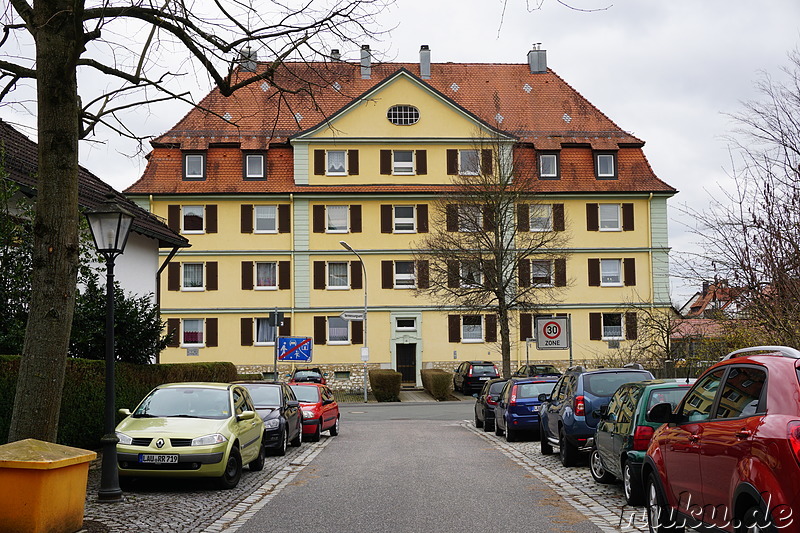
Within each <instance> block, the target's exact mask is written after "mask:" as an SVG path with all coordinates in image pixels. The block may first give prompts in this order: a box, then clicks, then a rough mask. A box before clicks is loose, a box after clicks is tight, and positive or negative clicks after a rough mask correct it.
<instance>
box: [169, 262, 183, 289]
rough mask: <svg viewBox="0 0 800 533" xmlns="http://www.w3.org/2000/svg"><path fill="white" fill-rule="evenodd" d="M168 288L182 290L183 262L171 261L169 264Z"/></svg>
mask: <svg viewBox="0 0 800 533" xmlns="http://www.w3.org/2000/svg"><path fill="white" fill-rule="evenodd" d="M167 290H168V291H179V290H181V264H180V263H172V262H171V263H170V264H169V265H167Z"/></svg>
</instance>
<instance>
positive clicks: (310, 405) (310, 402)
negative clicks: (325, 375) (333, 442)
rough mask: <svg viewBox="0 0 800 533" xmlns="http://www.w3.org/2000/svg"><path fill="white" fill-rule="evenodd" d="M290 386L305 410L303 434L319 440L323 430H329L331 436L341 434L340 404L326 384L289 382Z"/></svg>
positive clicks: (316, 440)
mask: <svg viewBox="0 0 800 533" xmlns="http://www.w3.org/2000/svg"><path fill="white" fill-rule="evenodd" d="M289 387H291V389H292V391H293V392H294V395H295V396H296V397H297V400H298V401H299V402H300V408H301V409H302V410H303V435H308V439H309V440H310V441H311V442H318V441H319V437H320V433H322V432H323V431H329V432H330V435H331V437H335V436H336V435H338V434H339V404H337V403H336V399H335V398H334V397H333V393H332V392H331V390H330V389H329V388H328V387H327V386H326V385H322V384H319V383H289Z"/></svg>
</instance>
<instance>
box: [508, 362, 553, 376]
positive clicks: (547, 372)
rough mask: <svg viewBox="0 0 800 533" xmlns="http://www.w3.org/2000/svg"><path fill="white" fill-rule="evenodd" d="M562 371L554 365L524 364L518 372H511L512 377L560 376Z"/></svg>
mask: <svg viewBox="0 0 800 533" xmlns="http://www.w3.org/2000/svg"><path fill="white" fill-rule="evenodd" d="M560 375H561V372H560V371H559V370H558V369H557V368H556V367H554V366H553V365H522V366H521V367H519V368H518V369H517V371H516V372H514V373H513V374H511V377H512V378H517V377H521V378H532V377H535V376H556V377H558V376H560Z"/></svg>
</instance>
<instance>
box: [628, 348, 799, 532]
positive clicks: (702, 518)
mask: <svg viewBox="0 0 800 533" xmlns="http://www.w3.org/2000/svg"><path fill="white" fill-rule="evenodd" d="M648 420H650V421H652V422H657V423H662V424H664V425H662V426H661V427H660V428H659V429H658V430H656V432H655V434H654V435H653V438H652V440H651V442H650V446H649V448H648V449H647V457H646V458H645V463H644V466H643V467H642V479H643V480H644V489H645V496H646V499H647V502H646V504H647V517H648V521H649V528H650V531H651V532H659V533H661V532H666V531H672V532H675V531H678V532H681V531H683V530H684V528H685V527H686V526H689V527H698V526H711V527H713V528H716V529H717V530H722V531H729V532H735V533H751V532H760V531H769V532H776V531H787V532H788V531H793V532H796V531H800V351H798V350H795V349H793V348H787V347H783V346H758V347H753V348H745V349H742V350H737V351H735V352H732V353H730V354H728V355H727V356H726V357H725V358H723V360H722V361H720V362H719V363H717V364H716V365H714V366H712V367H711V368H709V369H708V370H707V371H706V372H705V373H704V374H703V375H702V376H700V378H699V379H698V380H697V381H696V382H695V384H694V385H693V386H692V388H691V389H689V391H688V392H687V393H686V396H684V398H683V400H682V401H681V403H680V404H678V407H677V408H676V409H675V411H674V412H672V406H671V405H670V404H658V405H656V406H654V407H653V408H652V409H651V410H650V412H649V413H648Z"/></svg>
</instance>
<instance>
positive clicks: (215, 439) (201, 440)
mask: <svg viewBox="0 0 800 533" xmlns="http://www.w3.org/2000/svg"><path fill="white" fill-rule="evenodd" d="M227 441H228V439H226V438H225V435H220V434H219V433H213V434H211V435H205V436H203V437H197V438H196V439H192V446H210V445H212V444H222V443H223V442H227Z"/></svg>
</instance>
